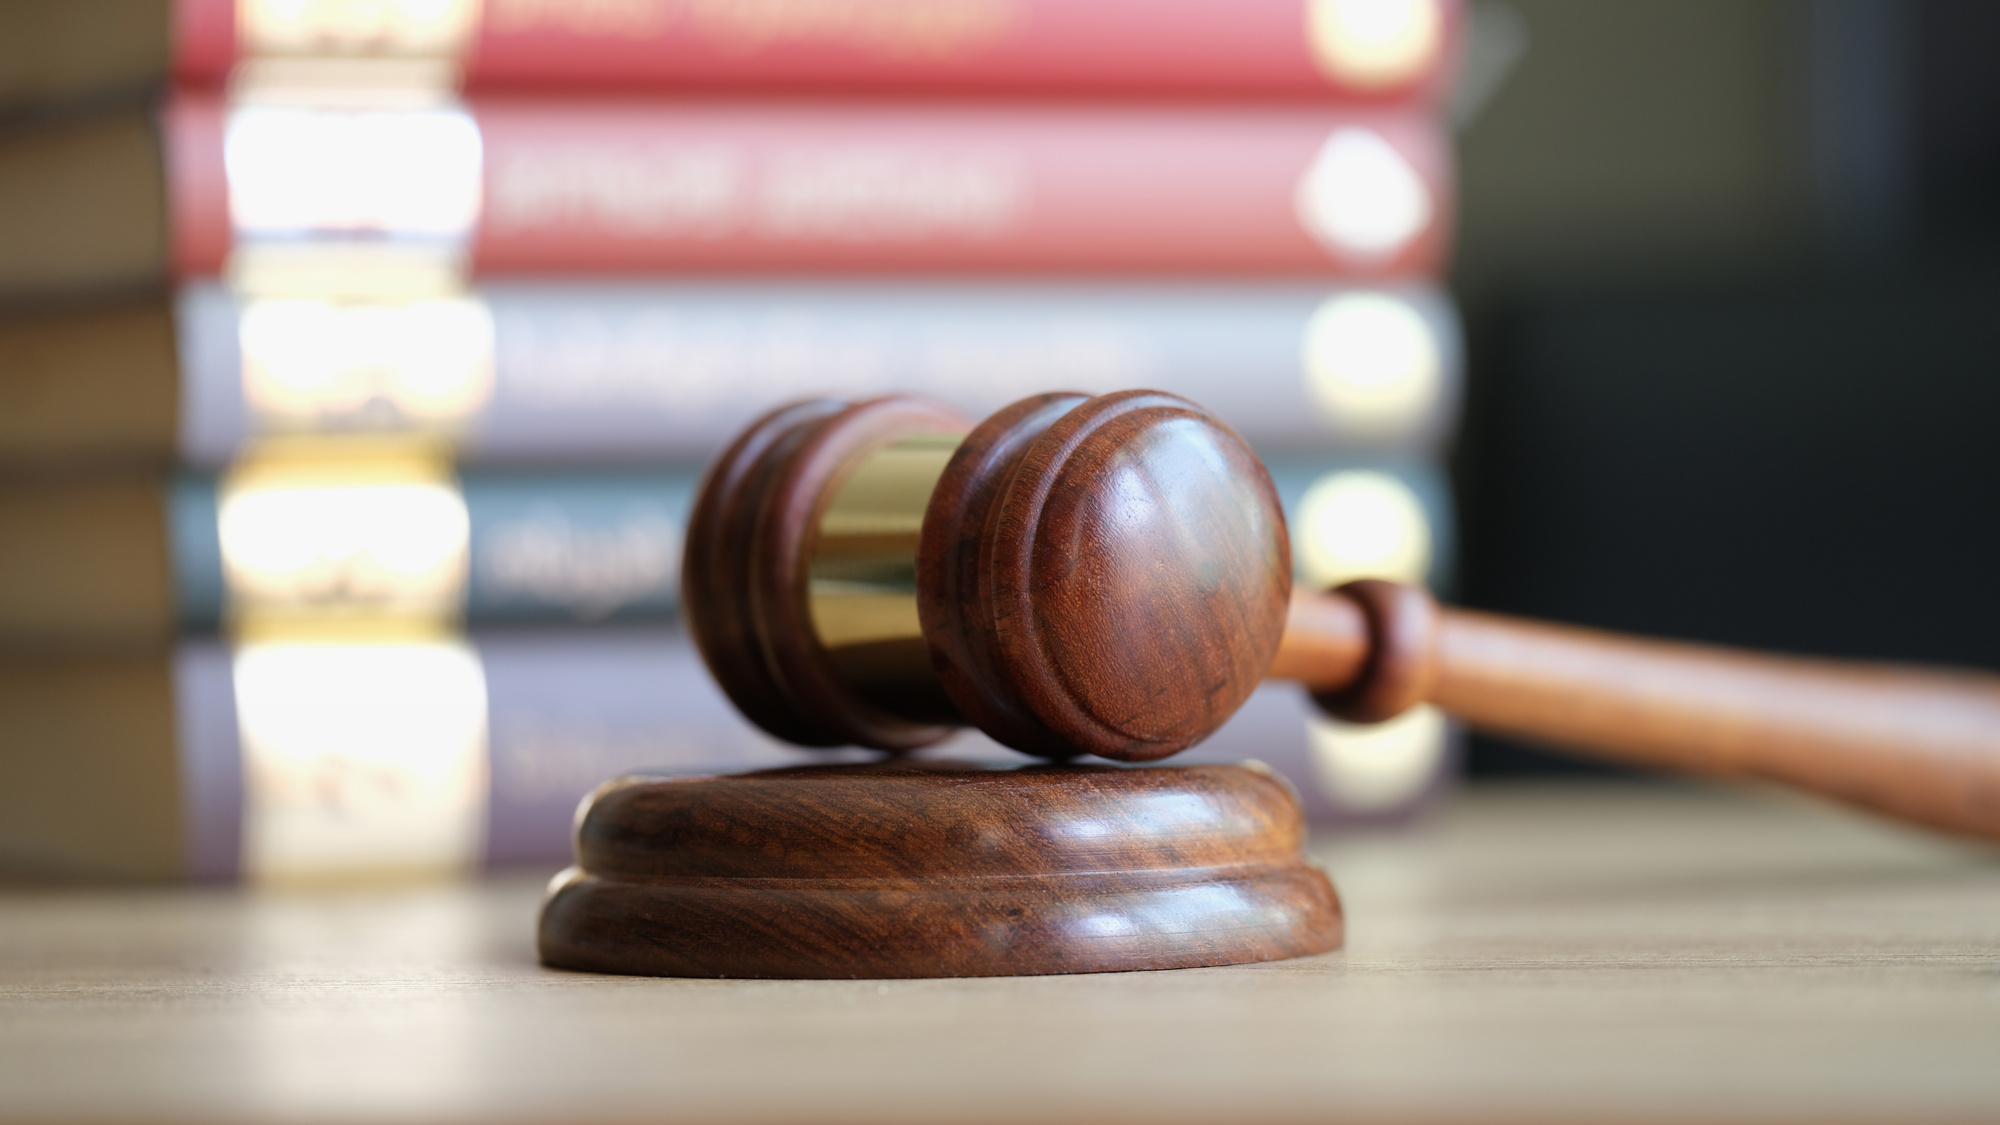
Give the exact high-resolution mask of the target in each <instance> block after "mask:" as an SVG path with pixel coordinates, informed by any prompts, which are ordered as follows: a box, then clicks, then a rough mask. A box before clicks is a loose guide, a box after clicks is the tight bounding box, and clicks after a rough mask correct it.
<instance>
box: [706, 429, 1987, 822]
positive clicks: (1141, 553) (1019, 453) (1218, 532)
mask: <svg viewBox="0 0 2000 1125" xmlns="http://www.w3.org/2000/svg"><path fill="white" fill-rule="evenodd" d="M683 582H684V585H685V590H686V596H685V600H684V604H685V605H686V607H687V614H688V620H689V625H690V628H691V630H692V632H693V634H694V636H695V639H696V642H697V643H698V644H699V645H700V647H701V649H702V652H703V654H704V656H705V657H706V658H707V660H708V662H709V665H710V667H711V668H712V669H713V670H714V671H715V673H716V676H717V679H718V680H719V681H720V682H721V684H722V686H723V688H724V690H725V691H726V692H728V694H729V695H730V696H731V698H732V699H734V700H735V701H736V703H737V704H738V706H739V707H741V708H742V710H743V711H744V713H745V714H746V715H748V716H749V717H750V718H751V719H752V720H754V721H755V722H757V723H759V724H760V725H762V726H763V727H764V728H765V729H767V730H769V731H771V732H772V733H773V734H776V735H778V736H780V737H782V738H786V739H789V740H791V741H794V742H798V743H802V744H806V745H837V744H842V743H852V744H858V745H863V746H874V747H878V748H882V749H889V750H907V749H911V748H914V747H917V746H921V745H925V744H927V743H929V742H934V741H936V740H938V739H939V738H942V737H944V736H945V735H947V734H948V733H949V732H950V731H951V730H952V729H953V728H954V727H956V726H962V725H974V726H977V727H979V728H980V729H982V730H984V731H986V732H987V733H988V734H990V735H992V736H993V737H994V738H995V739H997V740H998V741H1000V742H1002V743H1004V744H1006V745H1009V746H1012V747H1015V748H1016V749H1020V750H1023V751H1026V752H1028V753H1031V754H1039V755H1042V756H1045V757H1051V758H1061V757H1066V756H1072V755H1075V754H1079V753H1094V754H1099V755H1102V756H1105V757H1110V758H1117V759H1122V760H1127V761H1146V760H1152V759H1157V758H1161V757H1165V756H1167V755H1170V754H1173V753H1175V752H1177V751H1179V750H1181V749H1184V748H1185V747H1187V746H1189V745H1191V744H1193V743H1194V742H1196V741H1198V740H1200V739H1201V738H1202V737H1205V736H1206V735H1207V734H1209V733H1211V732H1212V731H1213V730H1215V728H1216V727H1218V726H1220V725H1221V724H1222V722H1223V721H1224V720H1226V719H1227V718H1228V717H1229V715H1230V714H1231V713H1233V712H1234V711H1235V710H1236V708H1237V707H1238V706H1240V705H1241V704H1242V702H1243V700H1244V699H1245V698H1247V697H1248V695H1249V693H1250V691H1251V690H1252V689H1253V688H1254V687H1255V686H1256V683H1257V682H1258V680H1259V679H1260V678H1262V677H1263V676H1265V675H1266V674H1267V673H1268V674H1269V675H1271V676H1275V677H1280V678H1285V679H1293V680H1299V681H1301V682H1303V683H1305V684H1306V685H1307V686H1308V687H1309V688H1310V689H1312V690H1313V691H1314V693H1315V698H1316V699H1318V700H1319V701H1320V703H1321V704H1322V705H1323V706H1324V707H1326V708H1327V709H1328V710H1329V711H1331V712H1332V713H1333V714H1335V715H1338V716H1342V717H1345V718H1349V719H1353V720H1358V721H1375V720H1381V719H1386V718H1389V717H1391V716H1393V715H1394V714H1396V713H1398V712H1400V711H1402V710H1404V709H1406V708H1407V707H1409V706H1412V705H1414V704H1416V703H1418V702H1423V701H1429V702H1432V703H1436V704H1437V705H1439V706H1441V707H1443V708H1444V709H1445V710H1447V711H1450V712H1452V713H1453V714H1456V715H1458V716H1459V717H1461V718H1463V719H1465V720H1466V721H1468V722H1470V723H1471V724H1473V725H1474V726H1476V727H1480V728H1483V729H1489V730H1493V731H1498V732H1504V733H1509V734H1514V735H1519V736H1524V737H1527V738H1531V739H1535V740H1540V741H1546V742H1550V743H1554V744H1557V745H1561V746H1564V747H1567V748H1569V749H1571V750H1574V751H1576V752H1579V753H1585V754H1589V755H1592V756H1596V757H1602V758H1609V759H1613V760H1618V761H1623V762H1631V763H1636V764H1643V765H1650V766H1659V767H1665V768H1672V769H1681V770H1688V771H1693V772H1698V773H1704V774H1710V775H1723V776H1743V777H1757V778H1764V779H1768V780H1773V781H1779V782H1783V783H1785V784H1788V785H1791V786H1794V787H1797V788H1800V789H1805V790H1810V791H1813V792H1816V793H1820V794H1823V795H1826V796H1829V797H1833V798H1837V799H1840V800H1845V801H1848V802H1851V803H1854V804H1857V805H1861V806H1864V807H1867V808H1871V809H1875V810H1877V811H1880V812H1883V813H1887V814H1890V815H1893V816H1898V817H1903V818H1906V819H1909V820H1913V821H1917V822H1920V823H1924V824H1929V825H1932V826H1935V827H1939V828H1944V829H1949V830H1953V831H1958V832H1965V833H1971V834H1976V835H1983V836H1988V837H1994V838H2000V677H1994V676H1991V675H1985V674H1979V673H1969V672H1968V673H1955V672H1946V671H1927V670H1916V669H1899V668H1889V667H1872V666H1865V665H1849V664H1842V663H1836V662H1831V661H1811V660H1803V659H1793V658H1784V657H1774V656H1759V655H1752V654H1747V653H1739V652H1732V651H1729V650H1725V649H1720V648H1711V647H1706V646H1700V645H1691V644H1679V643H1670V642H1663V641H1646V640H1637V639H1630V638H1623V637H1618V636H1614V635H1611V634H1607V633H1600V632H1594V631H1590V630H1585V629H1576V628H1567V627H1562V626H1555V625H1545V624H1537V623H1532V622H1527V621H1517V620H1511V619H1508V618H1504V617H1498V616H1493V615H1489V614H1482V613H1474V612H1469V611H1464V610H1453V609H1443V610H1441V609H1439V608H1438V607H1436V606H1435V604H1434V603H1433V602H1432V601H1431V599H1430V597H1429V595H1428V594H1426V593H1424V592H1422V591H1420V590H1416V589H1414V588H1410V587H1403V586H1398V585H1395V584H1391V583H1384V582H1362V583H1356V584H1350V585H1349V586H1346V587H1343V588H1342V589H1341V590H1340V591H1338V592H1333V593H1318V594H1303V593H1302V594H1300V595H1298V596H1297V597H1294V596H1293V594H1292V590H1291V548H1290V542H1289V539H1288V538H1287V535H1286V531H1285V526H1284V519H1283V515H1282V513H1281V511H1280V509H1279V507H1278V501H1277V497H1276V493H1275V491H1274V490H1273V489H1272V487H1271V483H1270V478H1269V475H1268V474H1267V473H1266V472H1265V470H1264V467H1263V465H1262V464H1261V463H1260V462H1259V461H1258V460H1257V459H1256V457H1255V456H1254V455H1253V454H1252V453H1251V452H1250V451H1249V449H1248V448H1247V447H1246V446H1245V445H1244V444H1243V443H1242V442H1241V440H1240V439H1238V438H1237V437H1236V435H1235V434H1234V433H1233V432H1231V431H1230V430H1229V429H1228V427H1226V426H1224V425H1222V424H1221V423H1220V422H1218V421H1216V420H1215V419H1214V418H1213V417H1212V416H1211V415H1209V414H1208V413H1207V412H1205V411H1203V410H1202V409H1201V408H1200V407H1198V406H1195V405H1194V404H1192V403H1189V402H1186V401H1185V400H1182V399H1178V398H1175V397H1173V396H1171V395H1164V394H1159V393H1156V392H1149V391H1128V392H1122V393H1119V394H1113V395H1104V396H1100V397H1097V398H1088V397H1087V396H1084V395H1075V394H1050V395H1042V396H1037V397H1035V398H1031V399H1027V400H1024V401H1022V402H1019V403H1016V404H1015V405H1013V406H1011V407H1008V408H1007V409H1006V410H1003V411H1001V412H1000V413H999V414H996V415H994V416H993V417H992V418H989V419H987V420H986V421H985V422H982V423H980V424H978V425H976V426H975V425H973V424H972V423H971V422H970V420H967V419H964V418H962V417H961V416H959V415H957V414H956V413H954V412H952V411H950V410H948V409H946V408H943V407H939V406H936V405H932V404H928V403H923V402H920V401H917V400H911V399H905V398H888V399H878V400H873V401H871V402H864V403H858V404H848V403H837V402H819V403H806V404H801V405H798V406H795V407H790V408H787V409H785V410H781V411H778V412H775V413H773V414H771V415H769V416H767V417H766V418H765V419H764V420H763V421H761V422H759V423H758V424H757V425H756V426H755V427H753V428H752V429H751V430H750V431H749V432H748V433H746V434H745V435H744V436H743V437H742V438H741V439H739V441H738V442H737V443H736V445H735V446H733V447H732V448H731V450H730V451H729V452H728V453H726V454H725V455H724V457H723V459H722V460H721V462H720V463H719V464H718V465H717V467H716V468H715V469H713V470H712V471H711V474H710V478H709V481H708V483H707V485H706V486H705V487H704V489H703V492H702V495H701V497H700V498H699V500H698V501H697V503H696V507H695V512H694V515H693V517H692V519H691V520H690V527H689V538H688V548H687V561H686V567H685V570H684V578H683ZM1833 611H1834V609H1833V607H1829V612H1833Z"/></svg>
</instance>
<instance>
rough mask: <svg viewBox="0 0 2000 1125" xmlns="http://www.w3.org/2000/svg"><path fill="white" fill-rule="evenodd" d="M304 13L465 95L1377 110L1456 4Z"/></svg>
mask: <svg viewBox="0 0 2000 1125" xmlns="http://www.w3.org/2000/svg"><path fill="white" fill-rule="evenodd" d="M449 8H450V6H449V5H447V6H445V9H446V10H448V9H449ZM310 9H311V6H310V5H307V6H305V8H304V9H302V12H303V14H304V21H305V22H304V23H302V24H299V25H298V26H297V27H295V28H292V29H290V30H289V33H288V34H283V35H282V36H281V43H280V46H279V49H282V50H287V51H297V50H300V49H307V50H309V51H312V52H313V53H326V54H341V53H398V52H402V51H408V50H412V49H420V50H424V51H427V52H437V51H440V50H443V51H446V52H449V53H452V54H455V55H456V56H457V57H458V59H459V61H460V62H461V64H462V66H463V69H464V75H465V80H466V82H467V84H468V86H470V87H472V88H474V89H491V90H506V89H544V90H546V89H556V88H560V89H565V90H576V89H594V90H617V89H624V90H683V91H685V90H758V91H764V92H779V91H785V92H792V91H799V92H803V91H848V92H855V93H863V92H866V93H899V94H908V93H935V94H954V93H962V94H1053V95H1086V96H1093V97H1095V96H1105V95H1111V96H1137V97H1176V96H1179V97H1189V96H1193V97H1204V98H1214V97H1248V98H1304V99H1313V100H1336V101H1356V102H1377V103H1379V102H1410V101H1426V100H1429V99H1431V98H1433V97H1435V96H1436V95H1437V94H1438V93H1439V92H1440V90H1441V88H1442V87H1443V85H1444V82H1445V79H1446V77H1447V75H1448V73H1449V71H1450V69H1451V65H1450V64H1451V60H1452V59H1453V58H1454V57H1455V55H1456V52H1457V49H1458V44H1459V40H1460V38H1461V36H1462V34H1463V24H1464V20H1463V5H1462V0H1389V2H1387V3H1383V2H1379V0H1378V2H1374V3H1357V2H1355V0H873V2H856V0H786V2H784V3H773V2H771V0H629V2H625V3H618V4H591V3H573V2H568V0H485V2H484V3H483V4H465V5H462V6H461V10H462V12H463V15H462V16H461V17H460V18H461V19H462V20H463V21H464V22H463V25H462V26H461V27H459V28H457V29H456V31H455V33H453V32H447V33H445V34H443V35H442V36H440V35H439V34H438V32H437V31H436V30H435V29H433V30H432V31H431V34H430V36H429V37H427V38H422V39H420V40H419V43H418V46H416V47H414V48H413V47H412V46H411V45H410V44H407V43H400V42H398V41H397V39H396V38H395V32H394V31H393V30H389V31H385V30H384V29H383V28H381V27H374V28H369V29H358V28H355V27H346V26H343V25H341V24H340V23H339V21H338V20H334V19H326V20H323V21H322V22H320V23H313V22H312V15H311V11H310ZM239 15H240V13H239V11H238V6H237V4H236V3H234V0H178V2H177V3H176V4H175V28H176V59H175V64H176V71H177V73H178V74H179V75H180V77H181V78H182V80H183V81H189V82H195V83H208V82H215V81H218V80H220V79H221V78H222V77H224V76H226V75H227V73H228V71H229V68H230V66H231V65H232V64H233V63H234V62H235V61H236V59H237V58H239V57H241V56H242V55H246V54H253V53H256V52H257V51H258V50H259V44H258V43H257V41H256V39H257V36H258V35H259V29H258V28H257V27H255V26H249V24H250V23H254V21H247V22H246V21H245V20H243V19H240V18H239ZM447 18H449V17H448V16H447ZM301 28H302V30H301ZM302 45H303V47H302Z"/></svg>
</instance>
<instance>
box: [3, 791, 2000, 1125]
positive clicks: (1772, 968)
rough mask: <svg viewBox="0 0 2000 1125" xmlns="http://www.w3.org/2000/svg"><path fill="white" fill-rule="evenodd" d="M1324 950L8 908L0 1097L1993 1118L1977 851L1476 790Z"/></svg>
mask: <svg viewBox="0 0 2000 1125" xmlns="http://www.w3.org/2000/svg"><path fill="white" fill-rule="evenodd" d="M1317 851H1318V854H1319V856H1320V858H1321V859H1322V860H1323V861H1324V862H1325V863H1326V864H1327V865H1328V867H1329V869H1330V870H1331V871H1332V872H1333V874H1334V878H1335V881H1336V883H1338V884H1339V886H1340V888H1341V891H1342V893H1343V895H1344V897H1345V899H1346V902H1347V907H1348V916H1349V922H1350V938H1349V943H1348V948H1347V949H1346V950H1345V951H1343V952H1340V953H1335V954H1329V955H1326V956H1323V957H1317V958H1311V959H1307V960H1302V961H1293V962H1288V963H1280V964H1270V965H1258V966H1253V967H1244V968H1228V969H1191V970H1182V971H1178V972H1167V973H1130V974H1116V975H1103V976H1077V977H1040V978H1017V979H983V980H930V981H892V982H877V981H804V982H752V981H691V980H647V979H629V978H615V977H593V976H586V975H580V974H571V973H562V972H555V971H551V970H546V969H542V968H540V967H538V966H537V965H536V964H535V963H534V959H533V956H532V951H531V930H532V924H533V917H534V909H535V904H536V899H537V896H538V894H539V885H538V881H537V880H534V879H527V878H510V879H499V880H493V881H489V882H485V883H481V884H474V885H453V886H430V887H413V888H403V889H395V890H379V889H378V890H371V891H342V892H316V893H310V894H308V893H303V892H294V893H284V894H279V893H264V894H251V893H243V892H232V891H221V890H199V891H188V890H128V891H12V892H6V893H4V894H0V1118H5V1119H8V1120H14V1121H20V1120H37V1121H145V1122H154V1121H190V1122H191V1121H203V1122H218V1121H220V1122H228V1121H248V1120H258V1121H266V1120H278V1121H364V1120H421V1121H449V1122H460V1121H463V1122H481V1123H490V1122H516V1121H551V1122H553V1121H561V1122H578V1123H588V1122H599V1121H604V1122H608V1121H628V1120H633V1121H636V1120H673V1121H709V1120H728V1121H739V1120H740V1121H770V1122H780V1121H792V1120H802V1121H803V1120H814V1121H849V1120H852V1121H958V1120H973V1121H1008V1122H1016V1121H1022V1120H1078V1121H1083V1120H1088V1121H1092V1122H1103V1121H1124V1120H1131V1121H1147V1122H1169V1121H1182V1120H1230V1121H1240V1120H1291V1119H1299V1120H1306V1119H1311V1120H1365V1121H1395V1122H1404V1121H1409V1122H1415V1121H1488V1120H1494V1121H1519V1122H1530V1121H1533V1122H1553V1121H1670V1120H1696V1119H1698V1120H1702V1121H1801V1122H1804V1121H1813V1122H1833V1121H1864V1120H1879V1121H1898V1122H1905V1121H1989V1122H1990V1121H1995V1120H2000V852H1996V851H1995V850H1992V849H1982V848H1978V847H1970V846H1964V845H1958V844H1951V843H1946V842H1943V841H1940V840H1937V839H1934V838H1930V837H1926V836H1922V835H1919V834H1916V833H1913V832H1907V831H1904V830H1901V829H1895V828H1889V827H1886V826H1883V825H1880V824H1877V823H1874V822H1869V821H1864V820H1860V819H1858V818H1855V817H1852V816H1848V815H1846V814H1841V813H1834V812H1831V811H1827V810H1824V809H1821V808H1819V807H1817V806H1807V805H1803V804H1798V803H1793V802H1788V801H1776V800H1772V799H1770V798H1766V797H1760V796H1755V795H1750V794H1744V793H1716V792H1711V791H1702V790H1693V789H1679V788H1665V787H1662V788H1659V789H1651V788H1645V787H1639V786H1629V787H1615V786H1614V787H1605V786H1566V787H1544V788H1502V789H1489V790H1482V791H1478V792H1474V793H1471V794H1468V795H1466V796H1463V797H1461V798H1459V799H1458V800H1457V801H1455V802H1454V803H1453V804H1452V805H1451V806H1450V807H1449V808H1448V809H1446V810H1445V811H1444V812H1443V813H1442V814H1441V815H1439V816H1437V817H1435V818H1433V820H1432V821H1431V822H1430V823H1428V824H1427V825H1425V826H1423V827H1422V828H1420V829H1418V830H1414V831H1410V832H1406V833H1403V834H1397V835H1385V836H1376V837H1368V838H1359V839H1345V840H1333V841H1328V842H1326V843H1324V844H1323V845H1322V846H1320V847H1319V848H1318V849H1317Z"/></svg>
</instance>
